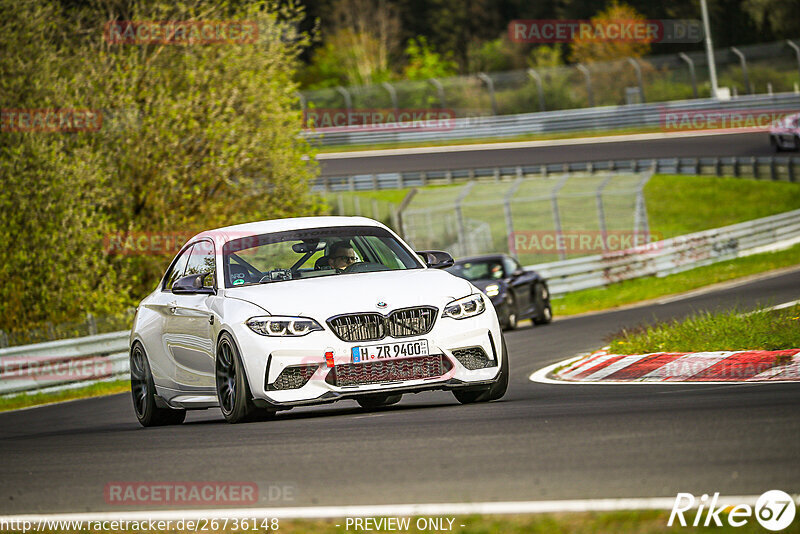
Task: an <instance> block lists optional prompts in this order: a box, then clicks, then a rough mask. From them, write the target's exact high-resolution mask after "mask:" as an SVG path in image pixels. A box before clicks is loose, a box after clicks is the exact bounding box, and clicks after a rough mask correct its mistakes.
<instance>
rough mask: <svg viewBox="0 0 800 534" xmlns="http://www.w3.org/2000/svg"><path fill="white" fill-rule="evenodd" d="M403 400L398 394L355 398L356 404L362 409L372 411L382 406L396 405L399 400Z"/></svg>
mask: <svg viewBox="0 0 800 534" xmlns="http://www.w3.org/2000/svg"><path fill="white" fill-rule="evenodd" d="M402 398H403V394H402V393H400V394H398V395H381V394H377V395H365V396H363V397H357V398H356V402H357V403H358V405H359V406H361V407H362V408H365V409H367V410H374V409H376V408H383V407H384V406H391V405H392V404H397V403H398V402H400V399H402Z"/></svg>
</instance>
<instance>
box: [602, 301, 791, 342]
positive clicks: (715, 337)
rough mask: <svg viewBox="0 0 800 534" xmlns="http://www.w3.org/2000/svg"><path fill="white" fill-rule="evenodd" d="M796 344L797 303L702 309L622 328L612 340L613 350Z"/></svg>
mask: <svg viewBox="0 0 800 534" xmlns="http://www.w3.org/2000/svg"><path fill="white" fill-rule="evenodd" d="M796 348H800V305H795V306H791V307H789V308H784V309H780V310H759V311H757V312H754V313H742V311H741V310H735V309H734V310H729V311H725V312H719V313H709V312H703V313H698V314H696V315H693V316H691V317H688V318H686V319H683V320H680V321H678V320H675V321H669V322H666V323H660V324H656V325H652V326H642V327H638V328H635V329H632V330H623V331H622V332H621V333H619V334H618V335H617V336H616V337H615V338H614V339H613V340H612V342H611V352H613V353H616V354H645V353H650V352H700V351H718V350H784V349H796Z"/></svg>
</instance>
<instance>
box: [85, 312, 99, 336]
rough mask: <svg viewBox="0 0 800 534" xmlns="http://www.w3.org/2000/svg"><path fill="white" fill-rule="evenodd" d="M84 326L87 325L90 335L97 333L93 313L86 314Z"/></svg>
mask: <svg viewBox="0 0 800 534" xmlns="http://www.w3.org/2000/svg"><path fill="white" fill-rule="evenodd" d="M86 326H88V327H89V335H90V336H96V335H97V321H95V319H94V315H92V314H91V313H87V314H86Z"/></svg>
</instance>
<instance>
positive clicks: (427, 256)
mask: <svg viewBox="0 0 800 534" xmlns="http://www.w3.org/2000/svg"><path fill="white" fill-rule="evenodd" d="M417 254H418V255H419V257H420V258H422V261H424V262H425V265H427V266H428V267H432V268H434V269H446V268H448V267H452V266H453V264H454V263H455V261H454V260H453V256H451V255H450V254H448V253H447V252H444V251H441V250H423V251H419V252H417Z"/></svg>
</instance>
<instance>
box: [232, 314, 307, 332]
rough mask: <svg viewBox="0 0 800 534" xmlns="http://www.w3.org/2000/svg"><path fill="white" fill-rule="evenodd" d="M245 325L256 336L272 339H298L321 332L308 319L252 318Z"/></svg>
mask: <svg viewBox="0 0 800 534" xmlns="http://www.w3.org/2000/svg"><path fill="white" fill-rule="evenodd" d="M245 324H246V325H247V326H248V327H250V330H252V331H253V332H255V333H256V334H261V335H262V336H272V337H299V336H304V335H306V334H308V333H310V332H315V331H317V330H322V327H321V326H320V324H319V323H318V322H317V321H315V320H314V319H309V318H308V317H282V316H277V315H271V316H268V317H252V318H250V319H248V320H247V321H246V322H245Z"/></svg>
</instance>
